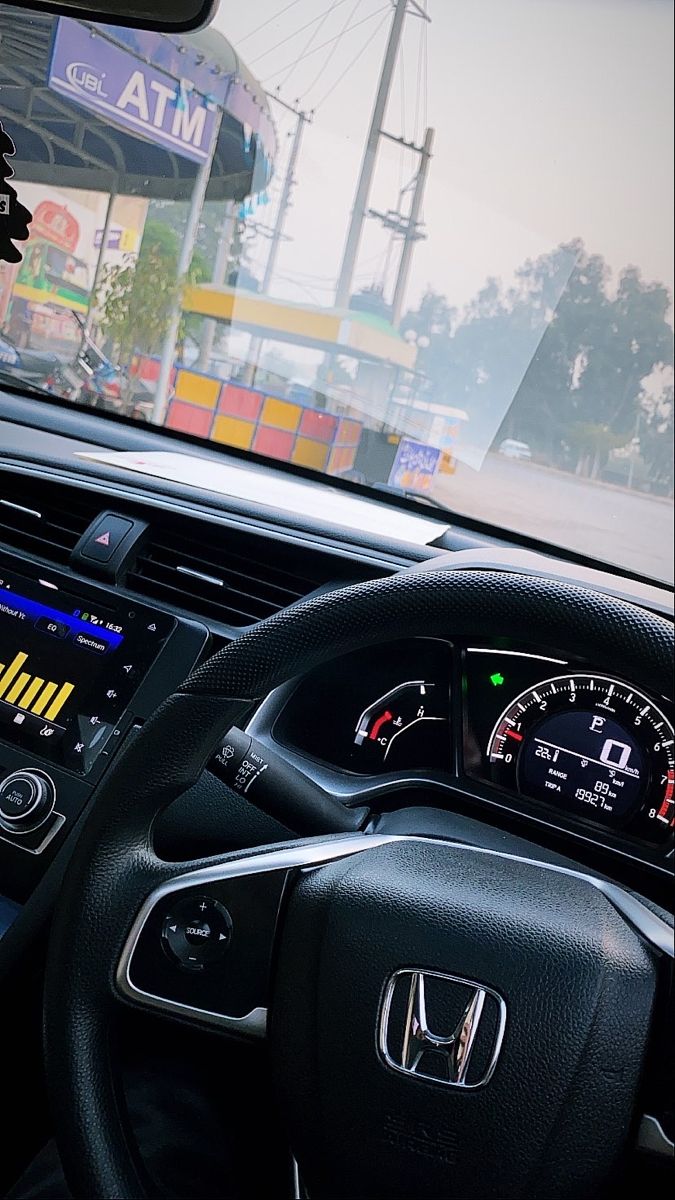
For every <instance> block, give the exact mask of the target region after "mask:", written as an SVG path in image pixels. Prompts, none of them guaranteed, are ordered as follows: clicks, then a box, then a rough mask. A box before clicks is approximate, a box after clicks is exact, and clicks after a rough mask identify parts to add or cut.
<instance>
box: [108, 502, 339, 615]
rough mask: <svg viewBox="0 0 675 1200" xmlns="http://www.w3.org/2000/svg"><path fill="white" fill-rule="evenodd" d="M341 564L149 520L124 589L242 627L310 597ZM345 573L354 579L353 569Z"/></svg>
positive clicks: (205, 527)
mask: <svg viewBox="0 0 675 1200" xmlns="http://www.w3.org/2000/svg"><path fill="white" fill-rule="evenodd" d="M347 565H348V564H345V563H344V562H343V560H340V559H336V558H334V557H333V556H332V555H329V554H324V553H322V552H321V551H315V550H313V549H312V550H310V549H305V548H303V547H302V546H294V545H293V544H292V543H288V542H282V541H277V540H276V539H273V538H266V537H257V536H256V535H255V534H250V533H244V532H241V533H240V532H238V531H237V530H235V529H231V528H229V527H225V526H218V525H216V524H214V523H211V522H206V521H194V520H183V519H181V518H177V519H176V521H175V523H174V522H173V521H172V522H171V525H169V524H168V523H166V524H161V525H160V524H159V523H158V522H153V532H152V539H151V541H150V542H148V543H146V545H145V547H144V549H143V550H142V552H141V555H140V556H139V558H138V560H137V562H136V566H135V569H134V571H132V572H131V573H130V574H129V576H128V579H127V586H128V587H129V588H132V589H133V590H134V591H136V592H139V593H141V594H142V595H143V596H149V597H152V599H154V600H160V601H164V602H165V603H169V604H172V605H174V606H176V607H178V608H180V609H183V610H187V611H190V612H192V613H194V614H195V615H197V616H200V617H203V618H206V619H208V618H211V619H212V620H217V621H220V622H222V623H223V624H226V625H233V626H236V627H239V628H240V627H242V626H245V625H252V624H254V623H255V622H256V621H260V620H262V619H263V618H264V617H269V616H271V614H272V613H275V612H278V611H279V610H280V609H282V608H286V607H288V605H289V604H293V603H295V602H296V601H297V600H300V599H302V598H303V597H304V596H307V595H309V593H310V592H313V591H314V590H315V589H316V588H318V587H320V586H321V584H323V583H327V582H328V581H329V580H334V579H336V577H339V576H340V574H341V573H342V572H343V571H344V570H345V567H346V566H347ZM341 569H342V570H341ZM349 573H350V576H351V577H353V574H354V568H353V566H352V567H351V570H350V572H349Z"/></svg>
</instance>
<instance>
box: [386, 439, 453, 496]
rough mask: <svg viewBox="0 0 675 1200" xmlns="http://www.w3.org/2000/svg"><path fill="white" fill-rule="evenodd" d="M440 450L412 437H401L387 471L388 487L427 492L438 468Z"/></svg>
mask: <svg viewBox="0 0 675 1200" xmlns="http://www.w3.org/2000/svg"><path fill="white" fill-rule="evenodd" d="M440 459H441V451H440V450H439V449H437V447H436V446H427V445H425V443H424V442H414V441H413V440H412V438H407V437H404V438H401V441H400V443H399V447H398V450H397V451H396V458H395V459H394V463H393V466H392V468H391V471H390V472H389V481H388V482H389V485H390V487H398V488H403V489H404V490H405V491H406V492H428V491H429V490H430V488H431V485H432V483H433V480H434V476H435V474H436V472H437V470H438V464H439V462H440Z"/></svg>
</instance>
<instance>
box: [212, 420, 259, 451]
mask: <svg viewBox="0 0 675 1200" xmlns="http://www.w3.org/2000/svg"><path fill="white" fill-rule="evenodd" d="M254 433H255V424H254V423H253V421H240V420H239V419H238V418H237V417H216V419H215V422H214V425H213V432H212V434H211V440H212V441H213V442H225V444H226V445H227V446H238V447H239V449H240V450H250V448H251V442H252V441H253V434H254Z"/></svg>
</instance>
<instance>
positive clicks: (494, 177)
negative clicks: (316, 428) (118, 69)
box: [216, 0, 673, 305]
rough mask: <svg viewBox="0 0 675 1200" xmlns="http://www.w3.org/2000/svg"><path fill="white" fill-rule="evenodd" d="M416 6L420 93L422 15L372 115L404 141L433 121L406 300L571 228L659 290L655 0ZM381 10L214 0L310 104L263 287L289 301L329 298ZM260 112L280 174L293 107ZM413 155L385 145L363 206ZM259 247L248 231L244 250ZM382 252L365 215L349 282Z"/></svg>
mask: <svg viewBox="0 0 675 1200" xmlns="http://www.w3.org/2000/svg"><path fill="white" fill-rule="evenodd" d="M284 8H286V9H287V11H286V12H285V13H282V9H284ZM427 9H428V13H429V16H430V17H431V19H432V23H431V25H429V26H428V36H427V52H428V53H427V59H426V61H427V66H428V88H425V86H424V76H425V70H424V62H425V55H424V52H423V50H424V29H423V26H424V23H423V22H422V21H421V20H420V19H419V18H417V17H415V16H413V15H411V16H409V17H408V19H407V24H406V30H405V38H404V46H403V55H402V63H403V67H402V68H401V65H400V64H399V68H398V70H397V74H396V78H395V83H394V88H393V91H392V96H391V100H390V104H389V111H388V114H387V119H386V123H385V124H386V128H387V129H388V130H389V131H391V132H392V133H394V134H396V135H398V134H400V133H402V132H404V133H405V136H406V137H408V138H410V137H414V138H415V140H421V138H422V136H423V130H424V125H425V123H428V124H429V125H432V126H434V127H435V130H436V145H435V153H434V159H433V161H432V163H431V168H430V175H429V185H428V190H427V199H426V204H425V209H424V217H425V221H426V227H427V232H428V235H429V236H428V240H427V241H425V242H422V243H420V244H419V245H418V247H417V249H416V253H415V259H414V265H413V271H412V277H411V285H410V292H409V297H408V298H409V301H410V302H415V301H416V300H417V299H418V298H419V296H420V295H421V293H422V292H423V291H424V289H425V287H426V286H427V285H432V286H433V287H434V288H436V289H437V290H440V291H442V292H444V293H445V294H446V295H447V296H448V298H449V300H450V301H451V303H453V304H458V305H461V304H463V303H465V302H466V301H467V300H469V299H470V298H471V296H472V295H473V294H474V293H475V292H476V290H477V289H478V288H479V287H480V286H481V284H482V283H483V282H484V280H485V279H486V277H487V276H488V275H500V276H502V277H503V278H508V277H509V276H510V275H511V274H512V272H513V271H514V270H515V268H516V267H517V266H518V265H519V264H520V263H521V262H522V261H523V260H524V259H525V258H526V257H528V256H531V255H536V254H539V253H541V252H543V251H546V250H549V249H551V248H552V247H554V246H555V245H557V244H558V243H559V242H560V241H563V240H567V239H569V238H572V237H575V236H581V237H583V238H584V240H585V242H586V244H587V246H588V248H589V249H590V250H593V251H599V252H600V253H601V254H603V255H604V256H605V257H606V259H607V261H608V262H609V264H610V265H611V267H612V268H613V269H614V270H619V269H620V268H621V267H623V266H625V265H627V264H629V263H631V264H637V265H638V266H639V267H641V269H642V271H643V274H644V275H645V277H647V278H650V279H659V280H663V281H664V282H666V283H668V285H669V286H670V287H671V288H672V284H673V210H672V189H673V120H672V85H673V73H672V43H673V28H672V25H673V12H672V4H671V3H670V0H427ZM279 14H281V15H279ZM324 14H325V15H324ZM315 17H319V18H320V20H316V21H315V22H314V23H313V24H308V22H311V21H312V18H315ZM390 21H391V6H390V3H389V0H333V3H332V4H331V3H330V0H295V2H294V3H290V4H289V0H248V3H245V4H242V3H240V2H239V0H221V6H220V12H219V14H218V16H217V17H216V27H217V28H219V29H221V30H222V32H223V33H225V34H226V36H227V37H228V38H229V39H230V41H231V42H232V43H233V44H234V46H235V47H236V48H237V49H238V50H239V52H240V54H241V56H242V58H243V60H244V61H245V62H246V64H247V65H248V66H249V67H250V69H251V70H252V71H253V73H254V74H256V75H257V77H258V78H259V79H260V80H262V81H263V82H264V83H265V85H266V86H267V87H269V88H274V87H275V86H276V85H277V84H278V83H280V82H282V84H283V86H282V89H281V95H282V96H284V97H285V98H286V99H287V100H294V99H295V98H296V97H300V98H302V104H303V106H304V107H306V108H308V109H310V108H312V106H313V105H318V111H317V113H316V116H315V119H314V122H313V124H312V125H311V126H309V127H308V128H307V129H306V131H305V139H304V144H303V148H302V152H301V157H300V160H299V164H298V170H297V180H298V182H297V187H296V189H295V192H294V196H293V207H292V209H291V211H290V213H289V216H288V222H287V226H286V232H287V233H288V234H289V235H290V236H291V238H292V239H293V240H292V241H291V242H288V243H286V244H285V245H284V246H283V247H282V250H281V253H280V256H279V262H278V273H277V275H276V278H275V281H274V283H273V286H272V291H273V292H275V293H277V294H278V295H280V296H284V297H285V298H287V299H294V300H306V301H314V302H318V303H322V304H330V303H331V302H332V299H333V287H334V280H335V276H336V274H337V271H338V268H339V262H340V257H341V254H342V248H343V244H344V237H345V232H346V228H347V220H348V214H349V210H350V207H351V202H352V198H353V193H354V187H355V183H356V178H357V173H358V168H359V162H360V157H361V152H362V147H363V141H364V137H365V134H366V130H367V127H368V122H369V119H370V113H371V108H372V103H373V98H374V93H375V87H376V82H377V77H378V73H379V69H380V64H381V61H382V55H383V51H384V45H385V42H386V36H387V31H388V28H389V24H390ZM263 22H266V24H265V26H264V28H263V29H261V30H259V31H258V32H253V31H254V30H255V28H256V26H258V25H261V24H263ZM357 22H362V23H360V24H359V25H358V27H357V28H355V29H354V30H353V31H352V32H351V33H349V32H347V33H345V36H344V37H343V38H342V40H341V41H340V42H339V43H336V42H331V43H330V44H328V45H324V46H323V48H322V49H320V50H319V49H317V48H318V47H320V46H322V44H323V43H325V42H327V41H328V40H329V39H331V38H334V36H335V35H336V34H338V33H339V32H340V31H341V30H342V29H343V27H345V26H347V25H356V23H357ZM302 26H307V27H306V28H305V29H304V30H302V31H301V32H296V31H298V30H299V29H300V27H302ZM289 35H294V36H291V37H289ZM313 35H314V40H313V42H312V43H311V45H308V43H309V41H310V39H311V38H312V36H313ZM371 37H372V40H371V41H370V42H369V44H368V41H369V39H370V38H371ZM285 38H289V40H287V41H286V42H285V44H283V45H279V43H280V42H281V41H282V39H285ZM275 47H276V48H275ZM364 47H365V49H364ZM361 50H363V53H362V54H361V57H360V58H359V60H358V62H357V63H356V65H355V66H354V67H353V68H352V69H351V70H350V71H349V72H348V73H347V74H346V76H345V78H344V79H343V81H342V82H341V83H339V84H338V85H337V86H336V87H335V88H334V90H333V91H332V94H331V95H329V96H328V98H327V99H326V100H325V102H324V103H319V102H320V100H321V98H322V97H323V96H324V94H325V93H326V92H328V91H329V90H330V89H331V87H332V85H333V84H335V83H336V81H337V80H338V78H339V76H340V75H341V74H342V72H343V71H345V69H346V68H347V67H348V66H349V64H350V62H351V61H352V60H353V59H354V58H355V56H356V55H357V54H358V53H359V51H361ZM303 51H305V52H306V53H307V57H306V58H305V60H304V61H302V62H300V63H298V65H297V66H296V67H295V68H294V69H293V70H291V69H290V68H291V65H292V64H293V63H295V61H296V60H297V59H298V57H299V56H300V55H301V53H302V52H303ZM313 51H316V52H315V53H312V52H313ZM282 68H286V69H285V70H282ZM317 77H318V78H317ZM272 108H273V112H274V115H275V118H276V119H277V122H278V130H279V134H280V141H281V145H282V147H283V149H282V152H281V154H280V158H279V170H278V178H279V177H280V176H281V175H282V174H283V167H284V154H285V152H286V149H287V147H288V133H289V130H290V128H291V122H292V120H293V118H290V117H289V116H288V115H287V114H285V113H284V112H283V110H282V109H280V108H279V106H278V105H275V104H272ZM415 167H416V159H415V158H414V157H413V156H412V155H410V154H407V153H403V154H401V152H400V151H399V150H398V149H397V148H396V147H394V146H393V145H391V143H387V142H384V143H383V151H382V156H381V161H380V164H379V169H378V173H377V178H376V183H375V187H374V190H373V195H372V197H371V203H372V205H373V207H374V208H377V209H388V208H393V207H395V204H396V198H397V195H398V191H399V188H400V187H401V186H402V184H405V183H407V182H408V180H409V179H410V178H411V176H412V174H413V171H414V170H415ZM278 186H279V184H278V182H276V183H275V184H274V185H273V187H272V189H271V196H272V200H273V201H274V200H275V198H276V196H277V195H278ZM274 212H275V208H274V203H272V204H271V205H270V206H269V207H267V208H266V209H263V210H262V212H261V213H260V217H261V219H263V220H265V221H266V222H271V221H272V220H273V219H274ZM266 246H267V243H265V242H264V241H263V240H262V239H260V246H259V249H258V248H257V249H256V258H257V259H258V261H262V257H263V255H264V252H265V250H266ZM386 246H387V239H386V236H385V235H384V233H383V231H382V230H381V228H380V227H379V226H378V225H377V224H376V223H375V222H374V221H370V222H368V226H367V231H366V234H365V236H364V239H363V243H362V247H361V255H360V259H359V264H358V267H357V282H358V283H364V282H371V281H372V280H373V279H376V278H378V276H379V275H381V273H382V270H383V267H384V256H385V253H386ZM395 265H396V259H395V258H393V259H392V262H391V266H390V270H389V275H388V282H389V284H391V281H392V279H393V271H394V268H395Z"/></svg>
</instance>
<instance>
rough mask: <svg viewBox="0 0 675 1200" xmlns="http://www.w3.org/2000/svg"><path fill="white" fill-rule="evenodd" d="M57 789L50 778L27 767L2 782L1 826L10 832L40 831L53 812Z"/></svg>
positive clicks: (0, 801) (6, 777) (0, 787)
mask: <svg viewBox="0 0 675 1200" xmlns="http://www.w3.org/2000/svg"><path fill="white" fill-rule="evenodd" d="M55 799H56V788H55V787H54V784H53V782H52V780H51V779H50V778H49V776H48V775H43V774H42V772H41V771H32V770H29V769H28V768H26V769H25V770H21V771H13V772H12V774H11V775H6V776H5V778H4V779H3V780H2V781H0V825H1V826H2V827H3V829H6V830H7V831H8V832H10V833H26V832H27V831H28V830H29V829H37V827H38V825H42V822H43V821H46V820H47V817H48V816H49V814H50V813H51V811H52V809H53V807H54V801H55Z"/></svg>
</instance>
